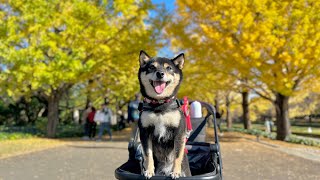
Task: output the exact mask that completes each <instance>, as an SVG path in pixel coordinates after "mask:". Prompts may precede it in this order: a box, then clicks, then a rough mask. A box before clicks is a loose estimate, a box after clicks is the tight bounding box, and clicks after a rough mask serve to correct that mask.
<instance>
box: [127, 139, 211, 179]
mask: <svg viewBox="0 0 320 180" xmlns="http://www.w3.org/2000/svg"><path fill="white" fill-rule="evenodd" d="M141 148H142V147H141V145H140V143H134V144H131V145H130V143H129V161H128V162H127V163H125V164H124V165H123V166H122V167H121V169H123V170H127V171H129V172H132V173H135V174H141V166H142V151H141V150H142V149H141ZM186 148H187V150H188V154H187V155H188V159H189V166H190V170H191V174H192V176H195V175H201V174H206V173H214V174H216V172H217V148H216V146H215V144H209V143H205V142H188V143H187V145H186Z"/></svg>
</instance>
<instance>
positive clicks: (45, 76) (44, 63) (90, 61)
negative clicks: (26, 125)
mask: <svg viewBox="0 0 320 180" xmlns="http://www.w3.org/2000/svg"><path fill="white" fill-rule="evenodd" d="M153 8H154V6H153V5H152V3H151V1H149V0H126V1H124V0H119V1H81V0H64V1H59V0H50V1H43V0H32V1H29V0H15V1H0V60H1V62H0V64H2V65H5V68H4V69H5V70H4V71H3V72H1V80H2V82H1V84H3V85H2V88H1V90H5V91H6V92H7V94H9V95H11V96H15V97H18V96H20V95H24V96H27V95H30V94H35V93H36V94H37V95H39V96H43V97H45V98H46V100H47V101H48V125H47V136H48V137H54V136H55V132H56V126H57V123H58V107H59V101H60V100H61V97H62V95H63V94H64V93H65V92H66V91H67V90H69V89H70V88H71V87H72V86H73V85H74V84H77V83H85V82H88V81H89V80H92V79H97V78H96V77H97V76H100V77H102V78H100V80H101V81H102V82H104V81H105V80H103V79H109V83H110V84H111V85H110V87H112V86H114V85H115V84H116V83H113V82H112V80H116V81H117V82H118V83H120V84H124V82H128V81H129V80H128V79H127V77H125V76H126V73H131V72H132V68H129V70H128V69H124V67H132V66H130V64H132V63H133V62H134V63H135V62H136V61H137V53H138V52H139V51H140V49H144V48H146V47H148V49H150V51H155V48H156V47H157V45H156V42H155V41H156V40H155V36H153V28H154V27H153V25H152V24H151V23H150V21H148V20H149V19H150V13H149V10H150V9H153ZM123 64H124V65H123ZM136 64H137V63H136ZM124 71H127V72H124ZM115 74H119V77H117V78H114V76H115ZM130 77H131V76H130ZM130 77H129V78H130ZM131 85H132V84H129V86H130V87H129V86H128V89H130V88H131V89H132V87H131ZM122 87H124V86H122ZM123 92H124V93H126V92H125V91H123Z"/></svg>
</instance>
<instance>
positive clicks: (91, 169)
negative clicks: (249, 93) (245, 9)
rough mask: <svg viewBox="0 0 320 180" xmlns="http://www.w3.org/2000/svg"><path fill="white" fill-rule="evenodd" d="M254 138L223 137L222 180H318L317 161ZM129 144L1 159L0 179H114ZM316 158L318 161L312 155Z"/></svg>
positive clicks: (84, 144) (78, 146) (87, 145)
mask: <svg viewBox="0 0 320 180" xmlns="http://www.w3.org/2000/svg"><path fill="white" fill-rule="evenodd" d="M245 137H246V136H245ZM253 139H254V138H252V139H250V138H244V137H242V136H241V137H240V136H239V134H236V133H224V136H223V137H222V138H221V150H222V157H223V166H224V169H223V174H224V179H225V180H237V179H241V180H243V179H245V180H262V179H276V180H285V179H294V180H296V179H308V180H312V179H314V180H316V179H320V171H319V170H320V162H319V161H316V160H309V159H306V158H302V157H299V156H296V155H291V154H288V153H286V152H284V151H281V150H280V148H279V147H280V145H278V144H277V145H276V146H270V145H269V144H270V142H268V143H269V144H267V145H266V144H262V143H258V142H255V141H253ZM127 145H128V143H127V141H126V140H121V141H120V140H119V141H114V142H107V141H105V142H93V141H71V142H68V143H67V144H66V145H64V146H61V147H57V148H52V149H48V150H44V151H39V152H34V153H29V154H25V155H20V156H15V157H11V158H6V159H1V160H0V179H1V180H2V179H3V180H20V179H24V180H29V179H46V180H47V179H48V180H51V179H52V180H53V179H68V180H69V179H70V180H73V179H90V180H94V179H97V180H98V179H107V180H109V179H111V180H112V179H115V178H114V170H115V169H116V168H117V167H119V166H120V165H121V164H122V163H124V162H125V161H126V160H127V159H128V151H127ZM281 148H285V146H281ZM292 148H293V149H294V148H297V147H292ZM299 148H300V147H299ZM303 148H304V149H307V151H312V152H317V149H313V150H310V149H309V148H306V147H305V146H304V147H303ZM303 148H300V149H299V150H301V149H303ZM287 149H288V148H287ZM317 155H318V156H320V154H316V153H315V154H314V156H317Z"/></svg>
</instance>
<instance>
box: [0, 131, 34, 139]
mask: <svg viewBox="0 0 320 180" xmlns="http://www.w3.org/2000/svg"><path fill="white" fill-rule="evenodd" d="M32 137H35V136H34V135H32V134H28V133H6V132H0V141H1V140H16V139H26V138H32Z"/></svg>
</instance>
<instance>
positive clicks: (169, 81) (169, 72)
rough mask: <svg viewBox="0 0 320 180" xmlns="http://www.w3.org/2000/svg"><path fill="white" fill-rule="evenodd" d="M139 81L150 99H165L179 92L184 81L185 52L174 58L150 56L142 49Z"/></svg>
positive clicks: (143, 93)
mask: <svg viewBox="0 0 320 180" xmlns="http://www.w3.org/2000/svg"><path fill="white" fill-rule="evenodd" d="M139 60H140V68H139V75H138V76H139V81H140V90H141V94H142V95H143V96H144V97H146V98H149V99H154V100H163V99H169V98H172V97H173V96H175V95H176V94H177V91H178V89H179V86H180V83H181V81H182V71H181V70H182V68H183V64H184V54H179V55H178V56H177V57H175V58H173V59H168V58H163V57H150V56H149V55H148V54H147V53H146V52H144V51H140V56H139Z"/></svg>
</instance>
